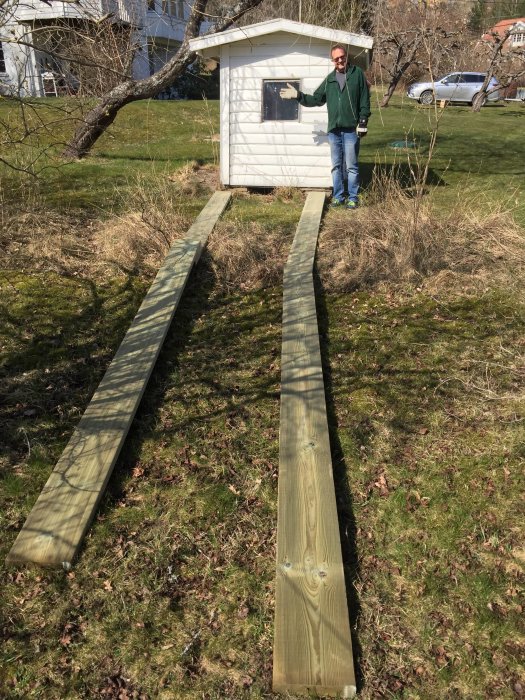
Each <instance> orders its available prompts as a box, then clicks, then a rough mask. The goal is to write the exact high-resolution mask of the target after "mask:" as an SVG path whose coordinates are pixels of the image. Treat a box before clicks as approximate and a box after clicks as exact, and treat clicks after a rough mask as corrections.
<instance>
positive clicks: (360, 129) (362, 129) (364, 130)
mask: <svg viewBox="0 0 525 700" xmlns="http://www.w3.org/2000/svg"><path fill="white" fill-rule="evenodd" d="M367 125H368V121H367V120H366V119H365V118H364V117H361V119H360V120H359V124H358V125H357V129H356V131H357V135H358V136H359V138H360V139H364V138H365V136H366V135H367V134H368V126H367Z"/></svg>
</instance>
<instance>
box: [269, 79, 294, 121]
mask: <svg viewBox="0 0 525 700" xmlns="http://www.w3.org/2000/svg"><path fill="white" fill-rule="evenodd" d="M287 83H290V85H293V87H294V88H295V89H296V90H299V81H298V80H263V99H262V119H263V121H264V122H270V121H296V120H298V119H299V103H298V102H297V100H283V99H281V97H280V96H279V92H280V91H281V90H282V89H283V88H285V87H286V85H287Z"/></svg>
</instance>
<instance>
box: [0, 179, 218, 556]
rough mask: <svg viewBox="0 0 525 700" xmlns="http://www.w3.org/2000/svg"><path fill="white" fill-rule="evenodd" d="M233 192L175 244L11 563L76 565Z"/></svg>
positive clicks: (206, 210) (215, 201)
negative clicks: (174, 322)
mask: <svg viewBox="0 0 525 700" xmlns="http://www.w3.org/2000/svg"><path fill="white" fill-rule="evenodd" d="M229 199H230V193H229V192H215V194H214V195H213V196H212V197H211V199H210V200H209V202H208V203H207V204H206V206H205V207H204V209H203V210H202V212H201V213H200V214H199V216H198V218H197V219H196V221H195V223H194V224H193V225H192V226H191V228H190V229H189V230H188V232H187V234H186V236H185V237H184V238H182V239H179V240H178V241H176V242H175V243H174V244H173V246H172V247H171V249H170V251H169V253H168V255H167V257H166V259H165V261H164V263H163V265H162V267H161V268H160V269H159V272H158V274H157V276H156V278H155V280H154V281H153V284H152V285H151V287H150V289H149V291H148V293H147V295H146V297H145V299H144V301H143V302H142V305H141V307H140V309H139V310H138V312H137V315H136V316H135V319H134V320H133V322H132V324H131V326H130V328H129V330H128V332H127V333H126V335H125V337H124V339H123V341H122V343H121V345H120V347H119V349H118V350H117V353H116V355H115V357H114V359H113V360H112V362H111V364H110V366H109V368H108V370H107V371H106V374H105V375H104V377H103V379H102V381H101V382H100V384H99V386H98V388H97V390H96V392H95V394H94V395H93V397H92V399H91V402H90V403H89V405H88V407H87V409H86V411H85V413H84V415H83V416H82V418H81V420H80V422H79V424H78V426H77V428H76V429H75V431H74V433H73V435H72V437H71V439H70V441H69V443H68V444H67V446H66V448H65V450H64V452H63V453H62V456H61V457H60V459H59V461H58V463H57V465H56V466H55V468H54V470H53V472H52V473H51V476H50V477H49V479H48V481H47V483H46V485H45V486H44V488H43V490H42V492H41V494H40V496H39V497H38V500H37V501H36V503H35V505H34V507H33V509H32V510H31V512H30V513H29V516H28V518H27V520H26V522H25V524H24V526H23V528H22V530H21V531H20V533H19V535H18V537H17V539H16V541H15V543H14V544H13V547H12V548H11V551H10V552H9V554H8V556H7V562H8V563H18V562H35V563H37V564H41V565H43V566H57V567H60V566H63V567H65V568H66V569H67V568H69V567H70V566H71V562H72V561H73V559H74V557H75V554H76V552H77V550H78V548H79V546H80V543H81V542H82V539H83V537H84V535H85V533H86V531H87V529H88V527H89V524H90V522H91V519H92V517H93V515H94V513H95V510H96V508H97V505H98V503H99V501H100V498H101V496H102V494H103V493H104V489H105V488H106V485H107V483H108V480H109V477H110V475H111V472H112V471H113V467H114V465H115V462H116V460H117V457H118V455H119V452H120V449H121V447H122V445H123V443H124V440H125V438H126V435H127V433H128V430H129V427H130V425H131V422H132V420H133V418H134V416H135V413H136V410H137V408H138V405H139V403H140V400H141V398H142V395H143V393H144V390H145V388H146V385H147V383H148V380H149V377H150V375H151V372H152V370H153V367H154V365H155V362H156V360H157V357H158V354H159V352H160V349H161V347H162V343H163V342H164V338H165V337H166V333H167V331H168V328H169V326H170V323H171V320H172V318H173V314H174V313H175V310H176V308H177V305H178V303H179V300H180V298H181V296H182V293H183V291H184V287H185V285H186V281H187V279H188V277H189V274H190V272H191V270H192V267H193V265H194V264H196V262H197V261H198V259H199V257H200V254H201V252H202V250H203V248H204V246H205V245H206V241H207V239H208V236H209V234H210V232H211V231H212V229H213V227H214V225H215V223H216V222H217V220H218V218H219V216H220V215H221V214H222V212H223V211H224V209H225V207H226V205H227V204H228V201H229Z"/></svg>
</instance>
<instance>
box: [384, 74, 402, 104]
mask: <svg viewBox="0 0 525 700" xmlns="http://www.w3.org/2000/svg"><path fill="white" fill-rule="evenodd" d="M400 78H401V76H398V77H395V78H392V80H391V81H390V82H389V84H388V87H387V89H386V92H385V94H384V95H383V99H382V100H381V105H380V106H381V107H388V103H389V102H390V98H391V97H392V95H393V94H394V91H395V89H396V87H397V84H398V83H399V79H400Z"/></svg>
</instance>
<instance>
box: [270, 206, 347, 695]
mask: <svg viewBox="0 0 525 700" xmlns="http://www.w3.org/2000/svg"><path fill="white" fill-rule="evenodd" d="M323 203H324V193H322V192H315V193H310V194H309V195H308V198H307V200H306V203H305V207H304V209H303V213H302V216H301V220H300V222H299V225H298V228H297V232H296V236H295V240H294V243H293V246H292V250H291V252H290V256H289V258H288V262H287V264H286V267H285V272H284V300H283V340H282V370H281V424H280V446H279V491H278V514H277V583H276V596H275V639H274V655H273V661H274V663H273V689H274V691H275V692H281V693H284V692H286V691H288V692H291V693H305V694H317V695H321V696H323V695H331V696H335V695H337V696H338V697H344V698H348V697H353V695H354V694H355V691H356V687H355V674H354V665H353V657H352V640H351V635H350V623H349V616H348V606H347V598H346V588H345V579H344V572H343V562H342V555H341V541H340V535H339V526H338V519H337V508H336V500H335V489H334V480H333V473H332V462H331V456H330V444H329V437H328V421H327V416H326V403H325V394H324V384H323V372H322V366H321V353H320V347H319V332H318V326H317V315H316V308H315V295H314V285H313V264H314V258H315V250H316V245H317V236H318V230H319V225H320V220H321V214H322V208H323Z"/></svg>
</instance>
